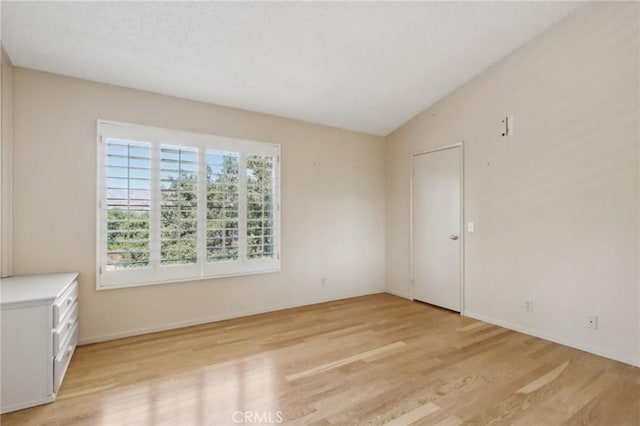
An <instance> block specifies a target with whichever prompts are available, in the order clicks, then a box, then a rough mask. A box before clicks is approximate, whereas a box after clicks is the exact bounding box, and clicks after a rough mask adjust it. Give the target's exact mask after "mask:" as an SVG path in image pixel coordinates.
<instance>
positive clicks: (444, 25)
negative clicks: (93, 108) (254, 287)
mask: <svg viewBox="0 0 640 426" xmlns="http://www.w3.org/2000/svg"><path fill="white" fill-rule="evenodd" d="M581 5H582V3H577V2H483V1H474V2H417V3H416V2H411V3H409V2H375V3H373V2H179V1H176V2H11V1H3V2H2V43H3V44H4V45H5V48H6V50H7V52H8V54H9V56H10V57H11V59H12V61H13V62H14V65H17V66H21V67H27V68H33V69H37V70H43V71H48V72H53V73H57V74H62V75H67V76H72V77H79V78H83V79H88V80H94V81H98V82H104V83H110V84H114V85H119V86H125V87H131V88H136V89H142V90H147V91H151V92H156V93H162V94H167V95H172V96H178V97H181V98H187V99H193V100H197V101H203V102H208V103H213V104H219V105H225V106H230V107H236V108H241V109H246V110H251V111H258V112H264V113H268V114H275V115H279V116H283V117H289V118H295V119H300V120H304V121H310V122H314V123H321V124H326V125H330V126H335V127H339V128H344V129H350V130H356V131H361V132H366V133H371V134H376V135H387V134H388V133H390V132H391V131H393V130H394V129H396V128H397V127H399V126H400V125H402V124H403V123H405V122H406V121H407V120H409V119H410V118H411V117H413V116H414V115H416V114H417V113H419V112H420V111H422V110H423V109H425V108H426V107H428V106H429V105H431V104H433V103H434V102H436V101H437V100H438V99H440V98H442V97H443V96H445V95H447V94H448V93H450V92H451V91H453V90H454V89H456V88H457V87H459V86H460V85H462V84H464V83H465V82H466V81H468V80H470V79H471V78H473V77H474V76H476V75H478V74H479V73H481V72H483V71H484V70H486V69H487V68H488V67H489V66H490V65H491V64H493V63H495V62H496V61H498V60H499V59H500V58H502V57H504V56H505V55H507V54H508V53H509V52H511V51H513V50H514V49H516V48H518V47H519V46H521V45H522V44H523V43H525V42H527V41H528V40H530V39H531V38H533V37H535V36H536V35H538V34H540V33H541V32H543V31H544V30H546V29H547V28H548V27H550V26H551V25H553V24H554V23H556V22H557V21H559V20H561V19H562V18H564V17H565V16H567V15H568V14H570V13H571V12H573V11H574V10H575V9H577V8H578V7H580V6H581Z"/></svg>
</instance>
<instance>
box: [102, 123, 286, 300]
mask: <svg viewBox="0 0 640 426" xmlns="http://www.w3.org/2000/svg"><path fill="white" fill-rule="evenodd" d="M98 140H99V151H98V164H99V167H98V192H99V206H98V207H99V208H98V246H99V247H98V248H99V249H98V253H99V259H98V262H97V264H98V274H99V280H98V288H99V289H104V288H115V287H122V286H129V285H149V284H156V283H163V282H173V281H183V280H191V279H202V278H209V277H221V276H230V275H242V274H248V273H260V272H273V271H278V270H279V269H280V242H279V220H280V212H279V199H280V194H279V187H280V186H279V179H280V165H279V150H280V149H279V146H278V145H273V144H268V143H264V142H256V141H248V140H242V139H232V138H224V137H218V136H211V135H202V134H194V133H186V132H179V131H173V130H167V129H159V128H153V127H145V126H138V125H132V124H126V123H114V122H107V121H99V122H98Z"/></svg>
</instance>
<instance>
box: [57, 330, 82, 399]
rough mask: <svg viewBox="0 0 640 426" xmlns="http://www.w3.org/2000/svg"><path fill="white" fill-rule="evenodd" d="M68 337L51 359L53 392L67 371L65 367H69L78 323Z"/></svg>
mask: <svg viewBox="0 0 640 426" xmlns="http://www.w3.org/2000/svg"><path fill="white" fill-rule="evenodd" d="M69 337H70V338H69V339H68V340H67V342H65V343H66V344H65V346H64V348H63V349H62V351H60V353H58V356H56V357H55V358H54V360H53V392H54V393H58V390H59V389H60V385H61V384H62V379H63V377H64V374H65V373H66V372H67V367H69V362H70V361H71V356H72V355H73V351H74V350H75V349H76V344H77V343H78V324H77V323H76V325H75V326H74V327H73V330H72V331H71V335H70V336H69Z"/></svg>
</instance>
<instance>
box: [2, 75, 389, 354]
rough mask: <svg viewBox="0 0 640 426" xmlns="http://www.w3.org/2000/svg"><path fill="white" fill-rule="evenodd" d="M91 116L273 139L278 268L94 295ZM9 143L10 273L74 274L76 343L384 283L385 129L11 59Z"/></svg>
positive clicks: (327, 296) (343, 294)
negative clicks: (212, 101)
mask: <svg viewBox="0 0 640 426" xmlns="http://www.w3.org/2000/svg"><path fill="white" fill-rule="evenodd" d="M98 118H103V119H108V120H116V121H125V122H131V123H138V124H145V125H152V126H159V127H166V128H172V129H179V130H188V131H195V132H203V133H211V134H218V135H225V136H234V137H240V138H247V139H255V140H262V141H269V142H274V143H280V144H281V146H282V171H281V173H282V272H280V273H274V274H263V275H253V276H245V277H237V278H228V279H213V280H203V281H195V282H186V283H177V284H166V285H159V286H151V287H138V288H130V289H119V290H106V291H96V290H95V259H96V250H95V247H96V244H95V241H96V231H95V222H96V119H98ZM14 141H15V144H14V198H15V208H14V212H15V217H14V262H13V266H14V273H16V274H28V273H38V272H54V271H79V272H80V286H81V288H80V300H81V301H80V340H81V342H90V341H95V340H100V339H106V338H111V337H115V336H122V335H127V334H135V333H139V332H142V331H149V330H157V329H162V328H166V327H172V326H176V325H182V324H190V323H197V322H203V321H210V320H215V319H221V318H228V317H233V316H239V315H245V314H250V313H255V312H261V311H266V310H274V309H277V308H282V307H288V306H295V305H303V304H309V303H314V302H320V301H326V300H330V299H338V298H345V297H349V296H356V295H361V294H366V293H375V292H381V291H384V267H385V262H384V250H385V245H384V182H385V177H384V139H383V138H379V137H374V136H369V135H364V134H359V133H354V132H347V131H342V130H338V129H333V128H329V127H325V126H320V125H314V124H308V123H302V122H299V121H293V120H286V119H282V118H277V117H273V116H268V115H263V114H257V113H250V112H245V111H240V110H234V109H229V108H223V107H218V106H213V105H207V104H202V103H197V102H191V101H186V100H180V99H176V98H171V97H166V96H161V95H155V94H151V93H146V92H141V91H136V90H130V89H125V88H119V87H114V86H108V85H104V84H98V83H93V82H89V81H84V80H78V79H72V78H66V77H61V76H57V75H53V74H47V73H42V72H36V71H31V70H27V69H22V68H15V69H14ZM322 277H326V285H325V286H322V285H321V278H322Z"/></svg>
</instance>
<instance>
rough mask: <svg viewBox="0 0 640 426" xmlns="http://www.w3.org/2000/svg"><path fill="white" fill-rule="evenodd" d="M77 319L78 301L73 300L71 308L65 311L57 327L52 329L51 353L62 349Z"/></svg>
mask: <svg viewBox="0 0 640 426" xmlns="http://www.w3.org/2000/svg"><path fill="white" fill-rule="evenodd" d="M77 320H78V302H77V301H76V302H73V305H71V309H69V311H68V312H67V315H65V316H64V317H63V318H62V320H61V321H60V325H59V326H58V328H56V329H55V330H53V354H54V355H56V354H57V353H58V352H60V351H61V350H62V349H64V346H63V345H64V343H65V342H66V341H67V340H68V338H69V335H70V334H71V332H72V331H73V327H74V326H75V325H76V322H77Z"/></svg>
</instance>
